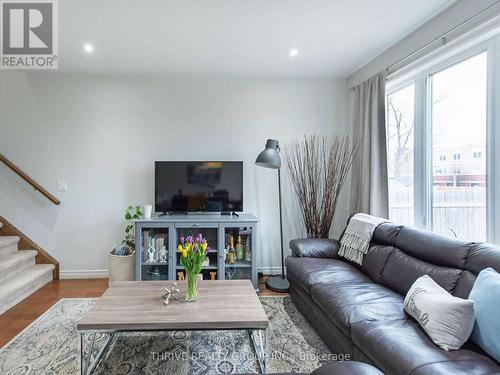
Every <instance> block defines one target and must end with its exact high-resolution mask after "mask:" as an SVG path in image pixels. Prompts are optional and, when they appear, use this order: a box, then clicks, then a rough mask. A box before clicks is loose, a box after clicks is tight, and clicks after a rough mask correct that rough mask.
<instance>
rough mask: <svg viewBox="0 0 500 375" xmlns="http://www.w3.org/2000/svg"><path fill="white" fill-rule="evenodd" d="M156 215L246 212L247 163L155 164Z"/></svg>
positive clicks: (166, 162) (159, 162)
mask: <svg viewBox="0 0 500 375" xmlns="http://www.w3.org/2000/svg"><path fill="white" fill-rule="evenodd" d="M155 211H156V212H199V211H206V212H232V211H243V162H241V161H224V162H222V161H157V162H155Z"/></svg>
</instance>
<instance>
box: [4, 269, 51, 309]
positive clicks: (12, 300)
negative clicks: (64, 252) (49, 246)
mask: <svg viewBox="0 0 500 375" xmlns="http://www.w3.org/2000/svg"><path fill="white" fill-rule="evenodd" d="M54 268H55V267H54V265H53V264H37V265H33V266H31V267H28V268H26V269H25V270H24V271H23V272H20V273H16V275H15V276H13V277H11V278H10V280H6V281H3V282H2V284H1V287H0V314H3V313H4V312H5V311H7V310H8V309H10V308H11V307H12V306H14V305H15V304H17V303H19V302H20V301H22V300H23V299H25V298H26V297H28V296H29V295H31V294H33V293H34V292H35V291H37V290H38V289H40V288H41V287H42V286H44V285H45V284H47V283H49V282H50V281H52V271H53V270H54Z"/></svg>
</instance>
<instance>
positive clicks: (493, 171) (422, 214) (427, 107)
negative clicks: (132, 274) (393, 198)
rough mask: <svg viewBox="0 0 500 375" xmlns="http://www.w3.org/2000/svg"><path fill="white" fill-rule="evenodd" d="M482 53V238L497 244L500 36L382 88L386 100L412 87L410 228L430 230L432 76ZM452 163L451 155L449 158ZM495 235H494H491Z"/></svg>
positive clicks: (443, 56) (459, 50)
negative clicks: (484, 65)
mask: <svg viewBox="0 0 500 375" xmlns="http://www.w3.org/2000/svg"><path fill="white" fill-rule="evenodd" d="M483 52H486V53H487V68H486V69H487V72H486V74H487V84H486V85H487V88H486V90H487V93H486V98H487V103H486V150H485V153H484V154H485V155H481V158H478V159H474V160H480V159H483V158H484V159H485V163H486V226H487V227H486V238H487V241H489V242H494V243H498V242H500V233H499V231H500V220H499V221H498V222H496V220H495V217H500V194H495V191H494V186H498V187H499V191H500V163H499V166H498V167H496V168H495V167H494V163H493V162H492V161H493V160H494V158H495V156H497V157H500V151H495V145H497V146H498V147H497V148H500V131H497V132H495V121H497V122H498V123H500V108H499V109H497V110H495V107H494V101H495V88H496V87H499V90H500V74H495V73H496V72H500V36H494V37H492V38H490V39H488V40H486V41H483V42H480V43H477V44H476V45H474V46H472V47H467V48H465V49H464V48H457V49H456V53H450V51H445V52H443V53H442V54H441V55H438V56H437V57H436V58H435V59H433V61H432V62H426V63H425V66H424V67H420V68H418V67H417V68H415V69H414V72H415V73H411V72H410V73H407V74H404V75H403V76H400V77H396V78H394V79H391V77H389V79H388V81H387V85H386V97H387V96H389V95H391V94H393V93H395V92H397V91H399V90H401V89H403V88H405V87H407V86H409V85H411V84H414V85H415V95H414V121H415V126H414V130H413V131H414V135H413V140H414V145H413V150H414V157H413V160H414V165H413V171H414V175H413V178H414V225H415V226H417V227H420V228H423V229H427V230H432V227H433V225H432V224H433V223H432V209H433V204H432V198H433V196H432V188H433V185H432V181H433V179H432V175H433V160H432V118H431V116H432V113H431V112H432V103H431V102H432V85H431V84H430V82H431V77H432V75H434V74H436V73H439V72H440V71H443V70H446V69H448V68H450V67H452V66H454V65H457V64H460V63H461V62H463V61H465V60H467V59H469V58H472V57H474V56H476V55H478V54H481V53H483ZM452 161H458V160H455V159H454V153H453V154H452V155H451V160H450V162H452ZM495 233H498V234H496V235H495Z"/></svg>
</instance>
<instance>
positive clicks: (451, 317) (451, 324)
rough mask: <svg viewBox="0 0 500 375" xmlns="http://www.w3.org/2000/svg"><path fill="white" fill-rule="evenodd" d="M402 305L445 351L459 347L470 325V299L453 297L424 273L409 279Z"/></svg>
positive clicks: (471, 310)
mask: <svg viewBox="0 0 500 375" xmlns="http://www.w3.org/2000/svg"><path fill="white" fill-rule="evenodd" d="M404 308H405V311H406V312H407V313H408V314H410V316H412V317H413V318H414V319H415V320H416V321H417V322H418V323H419V324H420V326H421V327H422V329H423V330H424V331H425V332H426V333H427V335H428V336H429V337H430V339H431V340H432V341H433V342H434V343H435V344H436V345H437V346H439V347H440V348H442V349H444V350H446V351H448V350H456V349H459V348H460V347H461V346H462V345H463V344H464V343H465V342H466V341H467V340H468V339H469V336H470V334H471V332H472V329H473V327H474V302H473V301H471V300H467V299H462V298H458V297H453V296H452V295H451V294H450V293H448V292H447V291H446V290H444V289H443V288H441V287H440V286H439V285H438V284H437V283H436V282H435V281H434V280H432V278H430V277H429V276H428V275H425V276H422V277H420V278H418V279H417V280H416V281H415V282H414V283H413V285H412V287H411V288H410V290H409V291H408V293H407V294H406V298H405V304H404Z"/></svg>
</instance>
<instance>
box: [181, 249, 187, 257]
mask: <svg viewBox="0 0 500 375" xmlns="http://www.w3.org/2000/svg"><path fill="white" fill-rule="evenodd" d="M187 256H188V253H187V251H186V250H182V257H183V258H186V257H187Z"/></svg>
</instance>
